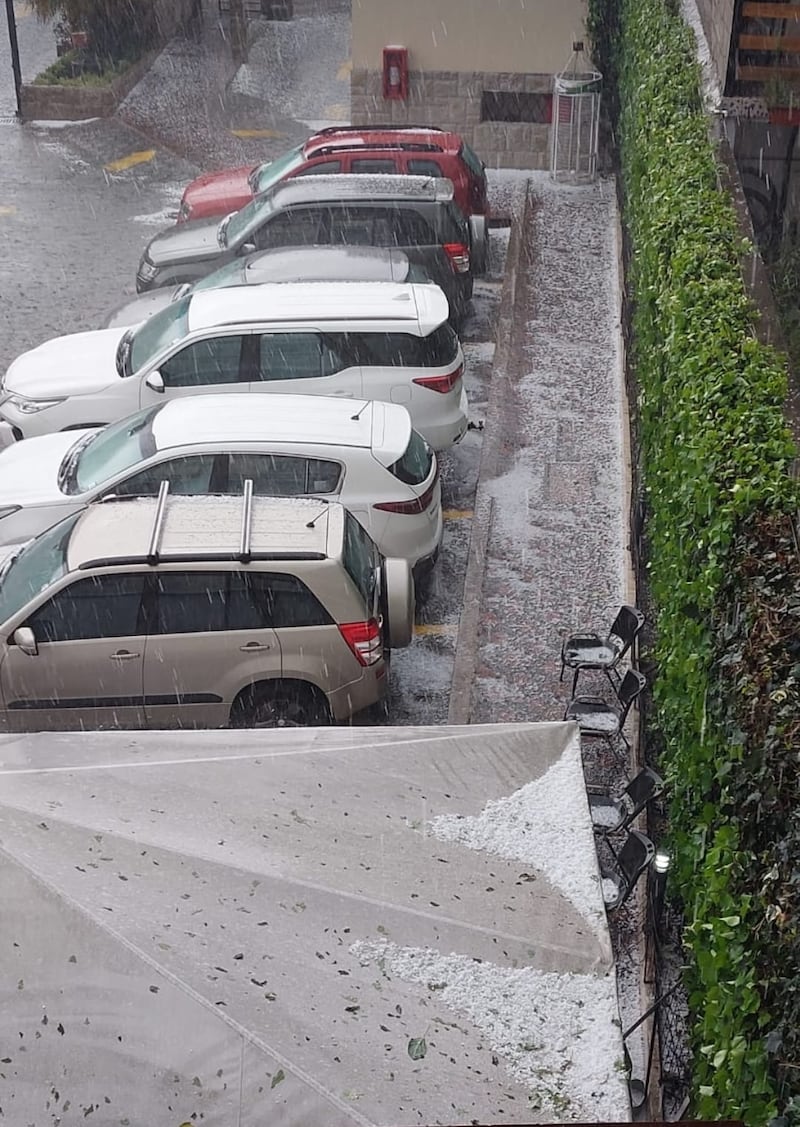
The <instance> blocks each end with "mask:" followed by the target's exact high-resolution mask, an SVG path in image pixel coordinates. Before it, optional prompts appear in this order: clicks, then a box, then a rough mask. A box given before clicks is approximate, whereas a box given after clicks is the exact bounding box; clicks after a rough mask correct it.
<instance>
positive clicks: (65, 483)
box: [58, 431, 96, 494]
mask: <svg viewBox="0 0 800 1127" xmlns="http://www.w3.org/2000/svg"><path fill="white" fill-rule="evenodd" d="M95 433H96V432H95V431H92V433H91V434H85V435H84V436H83V438H79V439H78V441H77V442H74V443H73V444H72V446H70V448H69V450H68V451H67V452H66V454H65V455H64V459H63V461H62V462H61V465H60V466H59V467H58V488H59V489H60V490H61V492H62V493H68V494H72V493H77V489H76V488H75V486H76V485H77V470H78V460H79V458H80V456H81V454H82V453H83V451H84V450H85V449H86V447H87V446H88V445H89V443H90V442H91V441H92V439H93V438H94V436H95Z"/></svg>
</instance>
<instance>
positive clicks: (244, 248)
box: [239, 243, 256, 255]
mask: <svg viewBox="0 0 800 1127" xmlns="http://www.w3.org/2000/svg"><path fill="white" fill-rule="evenodd" d="M255 251H256V244H255V243H242V245H241V246H240V247H239V254H242V255H244V254H254V253H255Z"/></svg>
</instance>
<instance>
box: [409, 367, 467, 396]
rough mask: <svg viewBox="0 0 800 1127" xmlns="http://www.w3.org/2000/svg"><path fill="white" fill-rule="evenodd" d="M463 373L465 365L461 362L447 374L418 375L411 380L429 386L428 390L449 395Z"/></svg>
mask: <svg viewBox="0 0 800 1127" xmlns="http://www.w3.org/2000/svg"><path fill="white" fill-rule="evenodd" d="M463 374H464V365H463V364H459V366H458V367H457V368H456V369H454V371H452V372H448V373H447V375H446V376H417V378H416V379H414V380H412V381H411V382H412V383H416V384H419V386H420V387H427V389H428V391H438V392H439V393H440V395H447V393H448V391H452V390H453V388H454V387H455V386H456V384H457V383H458V381H459V380H460V379H461V377H462V375H463Z"/></svg>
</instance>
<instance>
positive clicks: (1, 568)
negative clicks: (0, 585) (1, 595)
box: [0, 538, 33, 582]
mask: <svg viewBox="0 0 800 1127" xmlns="http://www.w3.org/2000/svg"><path fill="white" fill-rule="evenodd" d="M32 543H33V539H32V538H31V539H30V540H25V541H23V543H22V544H17V548H16V551H14V552H11V553H10V554H9V555H7V556H6V558H5V559H4V560H3V562H2V564H0V582H2V580H4V579H5V577H6V575H7V574H8V572H9V570H10V569H11V565H12V564H13V562H14V560H15V559H16V558H17V556H19V555H21V553H22V552H23V551H24V550H25V549H26V548H27V547H28V545H29V544H32Z"/></svg>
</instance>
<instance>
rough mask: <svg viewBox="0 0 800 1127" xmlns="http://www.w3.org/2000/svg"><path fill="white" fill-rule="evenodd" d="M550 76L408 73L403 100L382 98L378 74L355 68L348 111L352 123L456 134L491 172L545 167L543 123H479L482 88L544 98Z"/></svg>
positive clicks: (546, 141) (546, 130) (546, 143)
mask: <svg viewBox="0 0 800 1127" xmlns="http://www.w3.org/2000/svg"><path fill="white" fill-rule="evenodd" d="M552 87H553V78H552V75H549V74H508V73H502V74H497V73H465V74H459V73H456V72H455V71H428V72H424V73H423V72H422V71H413V70H412V71H411V72H410V73H409V96H408V99H407V100H406V101H398V100H385V99H384V97H383V86H382V76H381V74H380V73H379V72H377V71H365V70H354V71H353V73H352V76H351V83H350V108H351V118H352V121H353V124H354V125H370V124H377V123H382V122H386V123H387V124H391V125H414V124H415V125H438V126H439V127H440V128H442V129H452V130H454V131H455V132H456V133H460V134H461V135H462V137H463V138H464V139H465V140H466V141H468V142H469V144H470V145H472V147H473V148H474V149H475V151H476V152H477V153H478V155H479V156H480V157H481V159H482V160H483V161H484V162H485V163H486V164H487V165H488V166H489V167H490V168H538V169H542V168H547V167H549V140H550V126H549V124H548V123H547V122H542V123H539V124H535V123H532V122H501V121H481V94H482V93H483V91H484V90H494V91H501V92H514V91H522V92H525V93H537V94H538V93H541V94H549V93H550V92H551V91H552Z"/></svg>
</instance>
